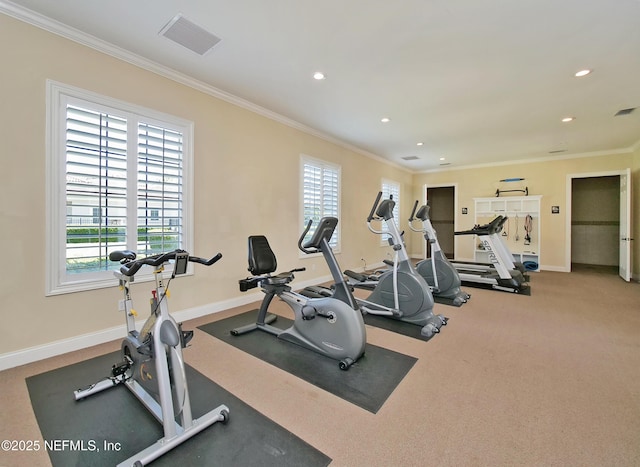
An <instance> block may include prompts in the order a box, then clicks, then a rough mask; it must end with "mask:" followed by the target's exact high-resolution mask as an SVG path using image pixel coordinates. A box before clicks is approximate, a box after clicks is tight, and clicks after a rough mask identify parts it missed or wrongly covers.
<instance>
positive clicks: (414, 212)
mask: <svg viewBox="0 0 640 467" xmlns="http://www.w3.org/2000/svg"><path fill="white" fill-rule="evenodd" d="M417 208H418V200H416V202H415V203H413V209H412V210H411V215H410V216H409V228H410V229H411V230H413V231H414V232H422V231H423V230H424V229H418V228H416V227H414V226H413V221H414V220H415V217H414V216H415V214H416V209H417Z"/></svg>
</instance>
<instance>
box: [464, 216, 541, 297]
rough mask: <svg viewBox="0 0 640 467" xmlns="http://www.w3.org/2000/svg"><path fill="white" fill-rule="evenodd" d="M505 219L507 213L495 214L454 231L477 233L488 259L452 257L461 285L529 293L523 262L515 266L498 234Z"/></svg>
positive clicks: (467, 233) (466, 233)
mask: <svg viewBox="0 0 640 467" xmlns="http://www.w3.org/2000/svg"><path fill="white" fill-rule="evenodd" d="M506 221H507V217H505V216H497V217H496V218H495V219H493V220H492V221H491V222H489V223H488V224H484V225H476V226H474V227H473V228H472V229H471V230H463V231H460V232H455V235H476V236H477V237H478V239H479V240H480V244H481V246H482V248H483V249H484V250H485V251H486V252H487V253H488V256H489V261H490V262H489V263H473V262H463V261H451V263H452V264H453V266H454V267H455V268H456V270H457V271H458V275H459V276H460V280H461V281H462V283H463V284H464V285H467V286H471V287H482V288H488V289H493V290H499V291H503V292H514V293H524V294H529V292H530V288H529V284H528V280H529V279H528V276H525V275H524V274H523V271H522V269H523V267H522V265H519V266H520V267H518V265H517V264H516V263H514V261H513V256H512V255H511V253H510V252H509V250H508V248H507V246H506V245H505V244H504V242H503V241H502V239H501V238H500V236H499V235H498V234H499V233H500V232H501V231H502V227H503V226H504V224H505V222H506Z"/></svg>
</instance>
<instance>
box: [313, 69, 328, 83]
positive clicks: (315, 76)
mask: <svg viewBox="0 0 640 467" xmlns="http://www.w3.org/2000/svg"><path fill="white" fill-rule="evenodd" d="M325 78H326V76H325V75H324V73H322V72H321V71H316V72H315V73H314V74H313V79H317V80H318V81H320V80H322V79H325Z"/></svg>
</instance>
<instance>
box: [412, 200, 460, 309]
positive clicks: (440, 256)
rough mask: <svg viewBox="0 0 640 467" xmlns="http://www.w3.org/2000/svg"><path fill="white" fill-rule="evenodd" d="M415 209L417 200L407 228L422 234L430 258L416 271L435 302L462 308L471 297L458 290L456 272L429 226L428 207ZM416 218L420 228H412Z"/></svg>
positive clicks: (422, 262) (426, 205)
mask: <svg viewBox="0 0 640 467" xmlns="http://www.w3.org/2000/svg"><path fill="white" fill-rule="evenodd" d="M417 207H418V200H416V202H415V203H414V205H413V209H412V211H411V216H410V217H409V228H410V229H411V230H413V231H414V232H422V233H423V235H424V238H425V240H426V241H427V242H429V245H431V257H430V258H427V259H425V260H422V261H420V262H419V263H418V264H416V270H417V271H418V273H419V274H420V275H421V276H422V277H424V279H425V280H426V281H427V283H428V284H429V286H430V287H431V293H432V294H433V298H434V299H435V301H436V302H438V303H445V304H447V305H453V306H462V305H464V304H465V303H467V300H469V298H470V297H471V295H469V294H468V293H466V292H465V291H463V290H462V289H460V285H461V281H460V276H459V275H458V271H457V270H456V268H454V267H453V265H452V264H451V263H450V262H449V260H448V259H447V257H446V256H445V255H444V253H443V252H442V249H441V248H440V243H439V242H438V236H437V235H436V231H435V229H434V228H433V225H432V224H431V218H430V216H429V211H430V207H429V205H428V204H423V205H422V206H420V209H418V212H416V208H417ZM414 216H415V217H414ZM416 218H417V219H419V220H420V221H422V228H417V227H414V225H413V221H414V220H415V219H416Z"/></svg>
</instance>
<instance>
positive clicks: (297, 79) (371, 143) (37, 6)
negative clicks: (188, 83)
mask: <svg viewBox="0 0 640 467" xmlns="http://www.w3.org/2000/svg"><path fill="white" fill-rule="evenodd" d="M23 8H24V9H27V10H30V11H27V10H24V9H23ZM0 12H5V13H9V14H11V15H12V16H16V17H21V18H22V19H24V18H29V19H30V21H31V22H34V23H36V24H37V23H38V22H40V21H41V19H42V18H41V17H40V15H43V16H44V17H46V18H50V19H53V20H56V21H58V22H60V23H62V24H61V25H58V24H57V23H54V22H49V21H48V20H46V21H47V22H48V24H49V29H59V30H60V31H63V30H69V31H72V30H71V29H68V28H67V26H68V27H71V28H74V29H75V30H77V31H72V32H73V35H75V37H83V36H84V34H78V31H81V32H83V33H86V34H87V35H90V36H92V37H91V38H89V39H90V40H89V41H88V43H92V41H93V39H92V38H97V39H100V40H102V41H106V42H107V43H109V44H112V45H114V46H117V48H119V49H124V50H126V51H128V52H130V53H131V54H135V55H136V56H139V57H143V58H144V59H146V60H148V61H150V62H153V63H155V64H158V65H161V67H160V69H162V70H173V71H176V72H179V75H180V76H187V77H190V78H192V79H193V80H194V81H195V80H197V81H198V82H200V83H202V84H203V85H204V87H205V88H207V87H209V88H211V89H214V90H216V92H217V91H218V90H219V91H222V92H223V93H228V94H230V95H232V96H236V97H239V98H240V99H241V100H242V101H243V102H244V101H246V102H248V103H252V104H254V105H255V106H258V107H260V108H263V109H266V111H270V112H274V113H275V114H278V115H280V116H283V117H286V119H290V120H292V121H295V122H298V123H300V124H302V125H304V126H305V127H309V128H312V129H314V130H316V131H317V132H319V133H321V134H324V135H327V136H328V137H331V138H335V139H338V140H340V141H342V142H344V143H346V144H348V145H350V146H353V147H356V148H359V150H361V151H363V152H366V153H369V154H373V155H377V156H380V157H383V158H386V159H388V160H390V161H392V162H394V163H395V164H398V165H401V166H404V167H406V168H408V169H410V170H412V171H422V170H432V169H438V168H440V167H441V164H450V165H449V166H447V167H448V168H452V167H459V166H463V165H474V164H485V163H501V162H508V161H521V160H528V159H541V158H548V157H564V156H567V155H576V154H590V153H599V152H603V151H604V152H612V151H624V150H629V149H630V148H632V147H635V145H637V144H638V143H639V141H640V0H396V1H380V0H349V1H344V0H322V1H310V0H235V1H229V0H188V1H185V0H182V1H178V0H135V1H132V0H109V1H104V0H56V1H51V0H14V1H13V2H7V1H5V0H0ZM33 13H36V14H35V15H34V14H33ZM178 13H181V14H183V15H184V17H185V18H186V19H188V20H190V21H192V22H194V23H195V24H197V25H198V26H200V27H202V28H205V29H206V30H208V31H210V32H211V33H213V34H215V35H216V36H218V37H219V38H220V39H221V41H220V42H219V43H218V44H217V45H216V46H215V47H214V48H213V49H211V50H210V51H209V52H208V53H206V54H205V55H198V54H196V53H194V52H192V51H191V50H189V49H187V48H185V47H183V46H181V45H178V44H176V43H175V42H172V41H170V40H169V39H167V38H165V37H163V36H161V35H159V32H160V30H161V29H162V28H163V26H165V25H166V24H167V23H168V22H169V21H170V20H171V19H172V18H174V17H175V16H176V15H177V14H178ZM34 18H35V19H36V20H35V21H34ZM38 18H40V19H38ZM93 43H100V41H94V42H93ZM4 47H6V45H4ZM114 50H118V49H116V48H114ZM583 68H590V69H592V70H593V72H592V73H591V74H590V75H588V76H586V77H583V78H576V77H574V73H575V72H577V71H578V70H581V69H583ZM315 71H322V72H324V73H325V74H326V79H325V80H323V81H316V80H314V79H313V78H312V74H313V73H314V72H315ZM634 107H639V108H638V109H637V110H636V111H635V112H632V113H631V114H629V115H626V116H619V117H614V115H615V114H616V112H618V111H619V110H622V109H628V108H634ZM266 113H268V112H266ZM566 116H572V117H575V120H574V121H573V122H570V123H562V122H561V119H562V118H563V117H566ZM382 117H389V118H390V119H391V121H390V122H389V123H385V124H383V123H381V122H380V119H381V118H382ZM418 142H423V143H424V145H422V146H417V143H418ZM556 151H562V152H556ZM408 156H417V157H418V158H419V159H417V160H413V161H405V160H403V159H402V158H404V157H408ZM442 157H444V158H445V160H444V161H441V160H440V158H442Z"/></svg>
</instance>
